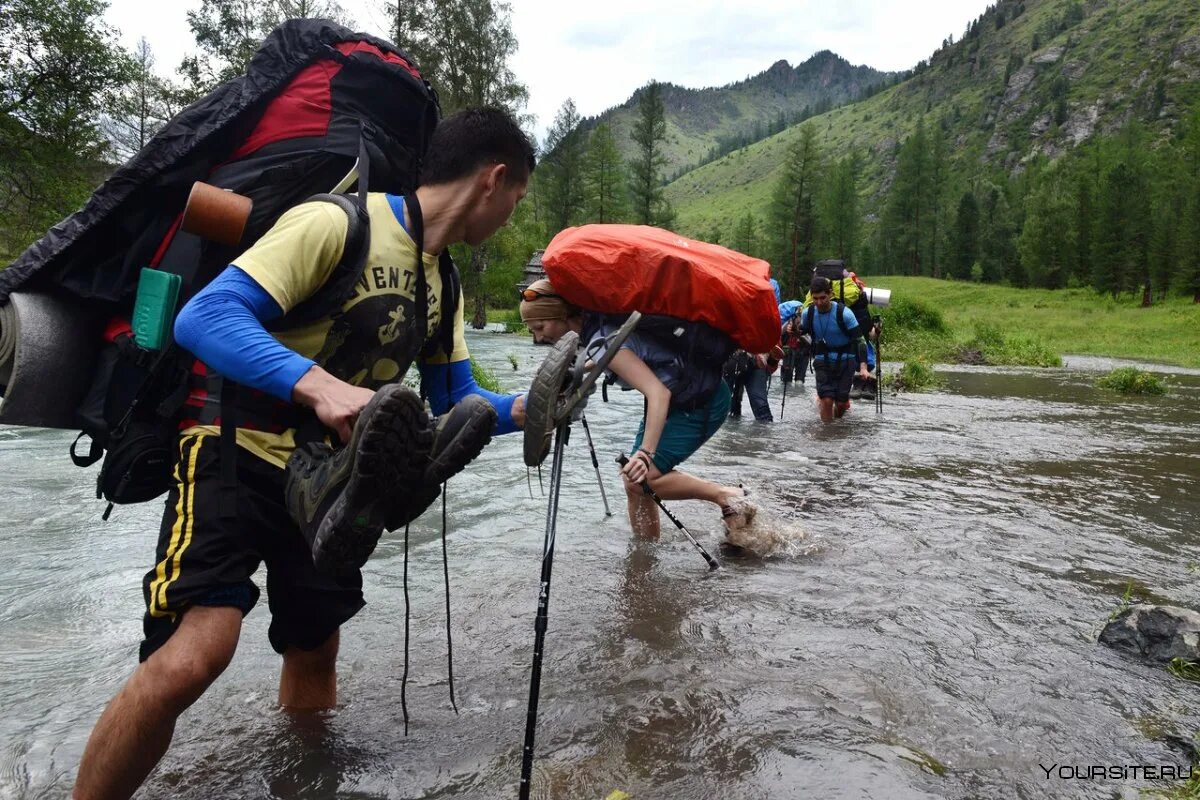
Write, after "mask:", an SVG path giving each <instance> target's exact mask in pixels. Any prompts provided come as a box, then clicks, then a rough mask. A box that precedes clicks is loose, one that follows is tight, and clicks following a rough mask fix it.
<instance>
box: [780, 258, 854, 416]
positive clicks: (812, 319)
mask: <svg viewBox="0 0 1200 800" xmlns="http://www.w3.org/2000/svg"><path fill="white" fill-rule="evenodd" d="M810 291H811V294H812V301H813V302H812V305H810V306H808V307H807V308H805V309H804V310H802V311H799V312H798V313H796V314H795V316H793V317H792V318H791V320H790V321H789V322H788V323H787V325H785V327H784V333H785V335H794V336H805V337H808V338H809V339H810V341H811V345H810V347H811V349H812V358H813V372H814V373H815V374H816V379H817V409H818V411H819V412H820V415H821V420H822V421H823V422H832V421H833V420H834V419H839V418H841V417H842V416H843V415H845V413H846V412H847V411H848V410H849V409H850V388H851V384H852V382H853V380H854V378H855V376H856V375H857V376H858V377H859V378H861V379H862V380H866V379H867V378H868V377H869V373H868V372H867V343H866V339H865V338H864V336H865V334H864V332H863V330H862V328H861V327H860V326H859V322H858V320H857V319H856V318H855V316H854V314H853V313H852V312H851V311H850V309H849V308H847V307H846V306H844V305H842V304H841V303H839V302H837V301H835V300H834V299H833V284H832V283H831V282H830V281H829V279H828V278H826V277H823V276H820V275H818V276H816V277H814V278H813V280H812V285H811V287H810Z"/></svg>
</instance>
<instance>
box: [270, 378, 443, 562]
mask: <svg viewBox="0 0 1200 800" xmlns="http://www.w3.org/2000/svg"><path fill="white" fill-rule="evenodd" d="M432 442H433V430H432V427H431V426H430V423H429V415H428V414H427V413H426V411H425V404H424V403H423V402H422V401H421V398H420V397H418V396H417V394H416V392H414V391H413V390H412V389H410V388H408V387H407V386H404V385H403V384H399V383H392V384H388V385H387V386H384V387H383V388H382V389H380V390H379V391H377V392H376V393H375V396H374V397H372V398H371V400H370V402H368V403H367V405H366V406H365V407H364V408H363V410H362V411H361V412H360V413H359V415H358V420H357V421H356V422H355V424H354V432H353V433H352V434H351V436H350V441H349V442H347V443H346V444H345V446H343V447H339V448H336V449H335V448H332V447H330V446H329V445H327V444H325V443H323V442H312V443H310V444H308V445H305V446H303V447H298V448H296V450H295V452H294V453H293V454H292V457H291V458H290V459H288V464H287V478H286V481H285V484H284V503H285V504H286V505H287V509H288V513H289V514H291V516H292V519H294V520H295V521H296V524H298V525H299V526H300V530H301V531H302V532H303V534H304V538H305V539H306V540H307V541H308V544H309V546H310V547H311V548H312V556H313V563H315V564H316V565H317V567H318V568H320V569H323V570H327V571H330V572H334V573H339V574H341V573H348V572H353V571H354V570H357V569H359V568H361V567H362V565H363V564H365V563H367V559H368V558H370V556H371V553H372V552H374V550H375V545H376V544H377V543H378V542H379V537H380V535H382V533H383V529H384V527H385V523H386V522H389V521H390V519H389V518H391V517H393V516H395V514H396V511H397V502H398V501H402V502H403V503H404V505H405V508H407V507H408V506H410V505H412V503H413V501H418V500H421V499H424V498H423V497H413V496H411V495H410V494H409V492H410V490H409V488H408V487H413V488H415V487H417V486H418V485H419V484H421V483H422V481H423V480H424V476H425V472H426V469H427V467H428V465H429V460H430V449H431V445H432ZM436 496H437V494H436V492H435V493H434V495H433V497H436ZM430 502H433V498H432V497H431V498H429V500H428V502H427V503H426V504H425V506H422V507H421V510H422V511H424V510H425V507H427V506H428V504H429V503H430ZM418 513H420V512H418Z"/></svg>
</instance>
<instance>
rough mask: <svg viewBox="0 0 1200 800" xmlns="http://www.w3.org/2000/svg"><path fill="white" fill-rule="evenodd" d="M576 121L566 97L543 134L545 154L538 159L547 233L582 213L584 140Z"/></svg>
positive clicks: (577, 115) (567, 223)
mask: <svg viewBox="0 0 1200 800" xmlns="http://www.w3.org/2000/svg"><path fill="white" fill-rule="evenodd" d="M579 122H580V119H579V113H578V112H577V111H576V110H575V101H574V100H572V99H571V98H569V97H568V98H567V100H566V102H564V103H563V104H562V108H560V109H559V110H558V113H557V114H556V115H555V116H554V124H552V125H551V126H550V130H549V131H548V132H547V134H546V155H545V157H544V158H543V159H542V169H543V170H544V171H545V173H546V176H545V190H546V205H547V210H548V212H549V223H550V231H549V232H550V233H551V234H555V233H558V232H559V231H561V230H562V229H563V228H567V227H570V226H571V225H574V224H575V223H577V222H580V221H581V218H582V216H583V208H584V201H585V199H586V198H585V195H584V175H583V172H584V157H585V155H586V153H587V149H586V148H587V142H586V140H585V138H584V133H583V131H582V130H580V128H579Z"/></svg>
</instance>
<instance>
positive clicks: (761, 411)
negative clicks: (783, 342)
mask: <svg viewBox="0 0 1200 800" xmlns="http://www.w3.org/2000/svg"><path fill="white" fill-rule="evenodd" d="M782 358H783V348H782V347H778V346H777V347H775V348H773V349H772V350H771V351H770V352H768V353H747V352H746V351H745V350H738V351H737V352H736V353H734V354H733V355H732V356H730V357H729V360H728V361H726V362H725V368H724V378H725V382H726V383H727V384H728V385H729V389H730V392H731V396H730V401H729V416H731V417H733V418H734V419H741V417H742V394H743V393H745V394H746V395H747V396H749V398H750V410H751V411H753V412H754V419H755V420H757V421H758V422H774V421H775V416H774V415H773V414H772V413H771V405H770V403H768V402H767V376H768V375H772V374H774V373H775V370H776V369H778V368H779V363H780V360H781V359H782Z"/></svg>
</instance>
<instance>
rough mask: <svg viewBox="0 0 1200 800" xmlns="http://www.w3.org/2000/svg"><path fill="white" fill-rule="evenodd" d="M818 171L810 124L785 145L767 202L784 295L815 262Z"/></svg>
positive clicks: (796, 287)
mask: <svg viewBox="0 0 1200 800" xmlns="http://www.w3.org/2000/svg"><path fill="white" fill-rule="evenodd" d="M821 173H822V165H821V150H820V147H819V146H818V144H817V133H816V129H814V128H813V126H812V123H805V124H804V125H803V126H802V127H801V128H800V136H799V137H798V138H797V139H796V140H795V141H794V142H793V143H792V144H791V146H790V147H789V148H788V153H787V157H786V158H785V160H784V163H783V170H782V172H781V174H780V177H779V182H778V183H777V184H776V185H775V190H774V192H773V194H772V201H771V211H770V214H771V229H772V236H773V238H774V240H775V241H774V245H773V248H772V250H773V253H774V256H773V260H774V263H776V264H779V265H781V270H780V271H781V273H782V274H783V275H784V276H785V277H786V280H787V286H788V290H789V291H788V294H790V295H792V296H795V295H796V294H797V293H798V292H799V290H800V285H801V283H802V280H801V276H802V275H806V274H808V270H809V269H810V268H811V267H812V265H813V263H814V262H815V261H816V252H815V251H816V243H817V196H818V191H819V188H820V187H819V184H820V179H821Z"/></svg>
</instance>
